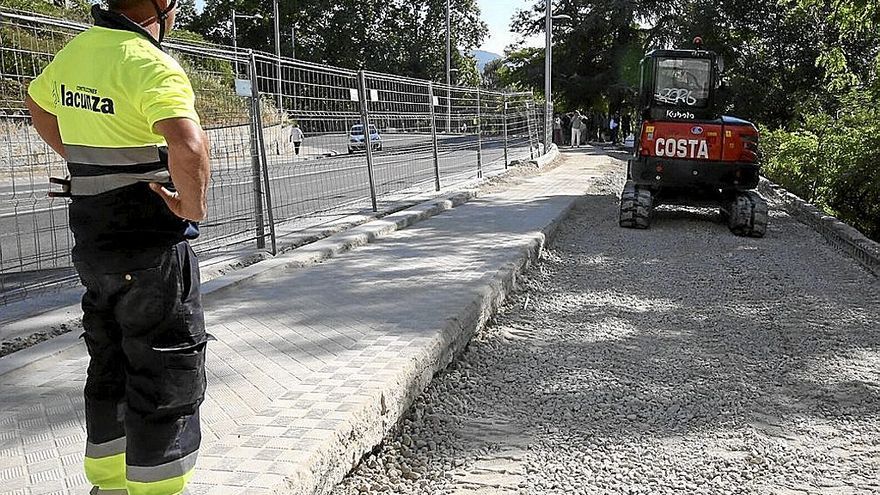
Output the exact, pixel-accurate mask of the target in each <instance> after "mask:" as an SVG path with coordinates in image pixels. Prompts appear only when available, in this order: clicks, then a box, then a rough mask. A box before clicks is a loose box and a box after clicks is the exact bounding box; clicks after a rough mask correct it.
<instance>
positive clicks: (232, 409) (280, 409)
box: [0, 150, 610, 495]
mask: <svg viewBox="0 0 880 495" xmlns="http://www.w3.org/2000/svg"><path fill="white" fill-rule="evenodd" d="M609 163H610V160H609V159H608V158H606V157H604V156H590V155H589V154H588V152H587V151H586V150H584V151H583V152H580V153H571V154H568V155H567V156H564V157H563V159H562V162H561V165H559V166H558V167H556V168H554V169H552V170H548V171H547V172H545V173H543V174H541V175H539V176H536V177H532V178H529V179H526V180H524V181H522V182H521V183H519V184H517V185H514V186H512V187H510V188H507V189H505V190H503V191H500V192H495V193H491V194H488V195H485V196H483V197H481V198H479V199H475V200H472V201H470V202H469V203H467V204H464V205H462V206H459V207H457V208H455V209H452V210H449V211H447V212H445V213H443V214H440V215H437V216H435V217H432V218H430V219H428V220H425V221H422V222H420V223H418V224H416V225H414V226H412V227H409V228H407V229H405V230H400V231H396V232H393V233H390V234H388V235H386V236H383V237H382V238H380V239H378V240H376V241H374V242H373V243H371V244H368V245H366V246H363V247H360V248H357V249H355V250H354V251H351V252H348V253H346V254H343V255H341V256H339V257H337V258H333V259H330V260H328V261H326V262H324V263H321V264H318V265H314V266H311V267H306V268H288V269H285V268H284V267H283V263H279V262H278V261H275V263H276V264H277V265H276V266H277V268H275V269H273V270H270V271H264V272H263V273H261V274H258V275H255V276H254V277H252V278H250V279H247V280H244V281H241V282H239V283H237V284H233V285H230V286H228V287H226V288H224V289H221V290H218V291H215V292H213V293H212V294H211V295H209V296H208V297H207V298H206V301H205V302H206V317H207V322H208V327H209V331H210V332H211V333H213V334H214V335H215V336H216V337H217V339H218V341H217V342H214V343H212V344H211V345H210V346H209V355H208V381H209V384H208V395H207V399H206V401H205V404H204V407H203V424H204V442H203V449H202V454H201V456H200V460H199V465H198V469H197V473H196V476H195V478H194V483H193V484H192V487H191V490H190V492H191V493H192V494H247V495H261V494H271V493H294V494H300V493H303V494H305V493H309V494H311V493H326V492H328V491H329V490H330V489H331V488H332V487H333V486H334V485H335V484H336V483H337V482H338V481H340V480H341V479H342V477H343V476H344V475H345V474H346V473H347V472H348V471H349V470H350V469H351V468H352V467H353V466H354V465H355V464H356V463H357V462H358V461H359V459H360V458H361V456H362V455H363V454H364V453H365V452H367V451H368V450H369V449H371V448H372V447H374V446H375V445H377V444H378V443H379V442H380V441H381V439H382V438H383V436H384V435H385V433H386V432H387V431H388V430H389V428H391V427H392V426H393V425H394V424H395V423H396V422H397V421H398V420H399V419H400V416H401V414H402V413H403V412H404V411H406V409H407V407H408V406H409V404H410V403H411V401H412V399H413V398H414V397H415V396H416V395H418V393H420V392H421V390H422V389H423V388H424V386H425V385H426V384H427V382H428V381H430V379H431V377H432V375H433V374H434V373H435V372H436V371H438V370H439V369H442V367H444V366H445V365H446V364H447V363H448V362H449V360H450V359H451V357H452V355H453V354H454V353H455V352H457V351H458V350H460V349H461V348H462V347H463V346H464V345H465V344H466V343H467V341H468V340H469V338H470V336H471V334H472V333H473V331H474V330H475V329H476V328H477V327H478V326H480V325H482V323H483V322H485V320H486V319H487V318H488V317H489V316H491V313H492V311H493V310H494V308H495V307H496V306H497V304H499V303H500V301H501V300H502V299H503V297H504V295H505V293H506V292H507V288H508V287H509V286H510V284H511V283H512V281H513V279H514V278H515V276H516V274H517V273H518V272H519V270H520V269H521V268H522V267H523V266H524V265H525V264H527V263H529V262H530V260H533V259H534V257H535V256H536V254H537V253H538V251H539V250H540V247H541V246H542V245H543V243H544V241H545V238H546V236H547V235H549V234H551V233H552V231H553V230H554V229H555V226H556V224H557V223H558V222H559V221H560V220H561V219H562V218H563V217H564V215H565V214H566V212H567V211H568V210H569V209H570V208H571V207H572V205H573V204H574V202H575V201H577V200H578V198H579V197H580V196H581V195H582V194H583V192H584V191H585V190H586V189H587V184H588V182H589V180H590V179H591V177H595V176H598V175H602V174H603V173H604V171H605V170H607V169H608V167H609V166H610V165H609ZM330 239H332V238H330ZM294 253H295V252H294ZM291 256H293V254H292V255H291ZM282 261H283V260H282ZM256 266H259V265H256ZM86 365H87V357H86V353H85V349H84V348H83V347H82V346H76V347H73V348H71V349H68V350H67V351H64V352H63V353H61V354H59V355H57V356H55V357H53V358H51V359H44V360H42V361H38V362H35V363H32V364H30V365H28V366H26V367H24V368H21V369H18V370H15V371H11V372H9V373H6V374H4V375H0V397H2V403H0V494H13V493H14V494H32V495H36V494H50V493H51V494H56V493H57V494H74V493H76V494H83V493H86V492H87V489H88V487H87V485H86V480H85V479H84V476H83V475H82V474H81V473H82V466H81V456H82V452H83V444H84V441H85V433H84V426H83V413H82V398H81V389H82V385H83V380H84V376H85V368H86Z"/></svg>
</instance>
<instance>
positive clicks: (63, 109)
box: [28, 9, 199, 262]
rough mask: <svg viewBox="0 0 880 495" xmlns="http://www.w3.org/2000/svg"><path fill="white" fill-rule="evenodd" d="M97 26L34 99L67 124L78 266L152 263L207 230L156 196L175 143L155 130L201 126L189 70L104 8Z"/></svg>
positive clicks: (76, 41)
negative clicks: (176, 123)
mask: <svg viewBox="0 0 880 495" xmlns="http://www.w3.org/2000/svg"><path fill="white" fill-rule="evenodd" d="M93 13H97V15H96V17H95V21H96V23H97V25H96V26H94V27H91V28H89V29H88V30H86V31H85V32H83V33H81V34H79V35H78V36H76V37H75V38H73V39H72V40H71V41H70V42H69V43H68V44H67V45H66V46H65V47H64V48H63V49H62V50H60V51H59V52H58V54H57V55H56V56H55V58H54V60H53V61H52V62H51V63H50V64H49V65H48V66H47V67H46V68H45V69H44V70H43V72H42V74H40V75H39V77H37V78H36V79H34V80H33V81H32V82H31V83H30V86H29V87H28V94H29V95H30V97H31V98H32V99H33V100H34V102H35V103H36V104H37V105H39V106H40V107H41V108H43V109H44V110H46V111H47V112H50V113H52V114H54V115H55V116H56V117H57V119H58V127H59V130H60V131H61V140H62V142H63V144H64V148H65V152H66V154H67V168H68V170H69V172H70V194H71V197H72V198H73V201H72V202H71V203H70V208H69V212H68V214H69V225H70V229H71V231H72V232H73V235H74V238H75V240H76V245H75V246H74V248H73V259H74V261H78V260H80V261H82V260H88V259H94V260H98V261H101V262H104V261H103V260H106V259H111V258H112V257H111V258H108V257H107V256H106V254H107V253H109V254H114V255H115V254H118V253H129V254H125V255H123V256H118V257H119V258H120V259H124V258H130V257H131V256H133V255H131V254H130V253H139V254H143V256H144V257H146V258H148V257H149V256H151V255H152V252H151V250H152V251H161V250H162V249H165V248H166V247H167V246H170V245H173V244H174V243H176V242H180V241H181V240H184V239H194V238H195V237H197V236H198V226H197V224H195V223H193V222H189V221H187V220H184V219H181V218H179V217H177V216H176V215H174V213H172V212H171V210H170V209H168V206H167V205H166V204H165V202H164V201H163V200H162V199H161V198H160V197H159V196H158V195H157V194H155V193H154V192H152V191H151V190H150V188H149V187H148V184H149V183H151V182H158V183H168V182H170V181H171V177H170V173H169V170H168V150H167V144H166V142H165V139H164V138H163V137H162V136H161V135H159V134H157V133H156V131H155V124H156V123H157V122H159V121H161V120H165V119H170V118H187V119H191V120H193V121H194V122H196V123H199V116H198V114H197V113H196V111H195V96H194V93H193V89H192V86H191V84H190V81H189V79H188V78H187V76H186V74H185V73H184V71H183V69H182V68H181V67H180V64H178V63H177V62H176V61H175V60H174V59H173V58H171V56H169V55H168V54H167V53H165V52H163V51H162V50H161V49H160V48H159V47H158V46H157V44H156V43H155V40H154V39H153V38H152V37H151V36H150V34H149V33H147V32H146V31H144V30H143V29H142V28H141V27H140V26H138V25H136V24H134V23H133V22H131V21H130V20H128V19H126V18H125V17H123V16H121V15H119V14H116V13H110V12H106V11H102V10H101V9H93Z"/></svg>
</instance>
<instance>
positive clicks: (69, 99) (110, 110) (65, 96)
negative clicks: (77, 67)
mask: <svg viewBox="0 0 880 495" xmlns="http://www.w3.org/2000/svg"><path fill="white" fill-rule="evenodd" d="M61 106H63V107H70V108H79V109H81V110H89V111H92V112H95V113H103V114H107V115H114V114H116V109H115V104H114V103H113V99H112V98H102V97H101V96H100V95H99V94H98V90H97V89H92V88H86V87H84V86H77V87H76V90H70V89H68V88H67V87H66V86H65V85H64V84H62V85H61Z"/></svg>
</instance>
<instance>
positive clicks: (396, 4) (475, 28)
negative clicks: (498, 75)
mask: <svg viewBox="0 0 880 495" xmlns="http://www.w3.org/2000/svg"><path fill="white" fill-rule="evenodd" d="M233 5H235V8H236V10H237V11H238V12H239V13H243V14H255V13H259V14H261V15H262V16H263V19H262V20H244V19H239V20H238V23H237V28H238V37H239V39H238V44H239V46H241V47H247V48H254V49H257V50H263V51H268V52H270V53H271V52H274V34H273V23H272V15H273V12H272V3H271V2H260V1H257V0H235V2H234V3H230V2H229V1H228V0H208V1H207V3H206V6H205V9H204V11H203V12H202V14H201V15H200V16H199V17H198V19H197V20H196V21H195V22H194V23H193V25H192V28H193V29H195V30H196V31H198V32H201V33H203V34H204V35H205V36H206V37H207V38H208V39H209V40H211V41H214V42H218V43H223V44H231V43H232V28H231V20H230V17H231V10H232V6H233ZM445 8H446V2H445V0H430V1H427V2H424V1H416V0H384V1H379V0H366V1H353V0H342V1H332V2H331V1H329V0H310V1H297V2H281V3H280V5H279V9H280V12H279V14H280V18H281V22H280V24H281V32H282V40H283V41H282V43H283V45H284V46H285V47H286V48H284V49H282V51H284V52H286V53H289V47H290V34H289V33H290V27H291V26H293V27H294V28H295V30H296V37H297V40H296V41H297V57H298V58H301V59H303V60H308V61H311V62H319V63H325V64H330V65H335V66H340V67H345V68H350V69H357V68H365V69H368V70H375V71H381V72H388V73H393V74H401V75H406V76H410V77H420V78H426V79H434V80H445V70H446V69H445V59H446V34H445V33H446V32H445V15H446V14H445ZM451 12H452V39H453V46H454V47H457V48H458V50H454V51H453V65H454V67H455V68H458V69H459V70H460V71H462V74H463V75H464V74H466V73H468V72H469V71H471V68H470V57H468V56H465V55H463V54H464V53H469V52H470V50H471V49H473V48H475V47H476V46H479V44H480V43H481V42H482V40H483V38H485V35H486V32H487V28H486V26H485V24H484V23H483V22H482V21H481V20H480V10H479V8H478V6H477V3H476V0H453V2H452V7H451Z"/></svg>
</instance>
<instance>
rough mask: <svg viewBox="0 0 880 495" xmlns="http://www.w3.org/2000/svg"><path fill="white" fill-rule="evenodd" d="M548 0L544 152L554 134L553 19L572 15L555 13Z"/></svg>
mask: <svg viewBox="0 0 880 495" xmlns="http://www.w3.org/2000/svg"><path fill="white" fill-rule="evenodd" d="M546 1H547V7H546V11H547V12H546V15H545V21H544V29H545V30H546V31H547V45H546V47H545V48H544V100H545V102H544V152H545V153H546V152H547V150H548V149H550V142H551V141H552V139H551V136H553V84H552V79H553V78H552V74H553V20H554V19H555V20H567V19H571V16H568V15H565V14H560V15H553V4H552V2H551V1H550V0H546Z"/></svg>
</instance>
